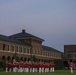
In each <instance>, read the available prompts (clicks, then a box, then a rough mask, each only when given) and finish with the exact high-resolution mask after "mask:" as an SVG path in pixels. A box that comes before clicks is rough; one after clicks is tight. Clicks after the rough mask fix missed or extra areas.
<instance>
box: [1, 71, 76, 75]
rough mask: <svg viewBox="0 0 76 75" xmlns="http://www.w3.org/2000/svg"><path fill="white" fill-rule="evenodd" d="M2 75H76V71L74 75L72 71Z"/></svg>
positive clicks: (6, 74)
mask: <svg viewBox="0 0 76 75" xmlns="http://www.w3.org/2000/svg"><path fill="white" fill-rule="evenodd" d="M0 75H76V70H74V73H70V70H55V72H54V73H24V72H23V73H20V72H16V73H14V72H7V73H6V72H0Z"/></svg>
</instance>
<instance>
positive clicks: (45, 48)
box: [42, 45, 62, 53]
mask: <svg viewBox="0 0 76 75" xmlns="http://www.w3.org/2000/svg"><path fill="white" fill-rule="evenodd" d="M42 48H43V50H49V51H55V52H60V51H58V50H56V49H54V48H52V47H48V46H44V45H42ZM60 53H62V52H60Z"/></svg>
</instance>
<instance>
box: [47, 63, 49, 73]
mask: <svg viewBox="0 0 76 75" xmlns="http://www.w3.org/2000/svg"><path fill="white" fill-rule="evenodd" d="M47 72H49V63H48V62H47Z"/></svg>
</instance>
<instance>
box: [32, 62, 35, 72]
mask: <svg viewBox="0 0 76 75" xmlns="http://www.w3.org/2000/svg"><path fill="white" fill-rule="evenodd" d="M35 68H36V65H35V63H34V61H33V62H32V72H35Z"/></svg>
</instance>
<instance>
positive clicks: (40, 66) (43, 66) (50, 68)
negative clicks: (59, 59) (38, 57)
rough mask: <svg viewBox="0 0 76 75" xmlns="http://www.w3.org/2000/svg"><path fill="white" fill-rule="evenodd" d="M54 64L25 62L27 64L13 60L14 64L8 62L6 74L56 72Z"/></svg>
mask: <svg viewBox="0 0 76 75" xmlns="http://www.w3.org/2000/svg"><path fill="white" fill-rule="evenodd" d="M54 65H55V64H54V62H53V61H51V62H50V63H48V62H41V61H40V62H34V61H32V62H31V61H25V62H22V61H20V62H16V60H15V59H14V60H13V63H8V61H6V72H39V73H43V72H54Z"/></svg>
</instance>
